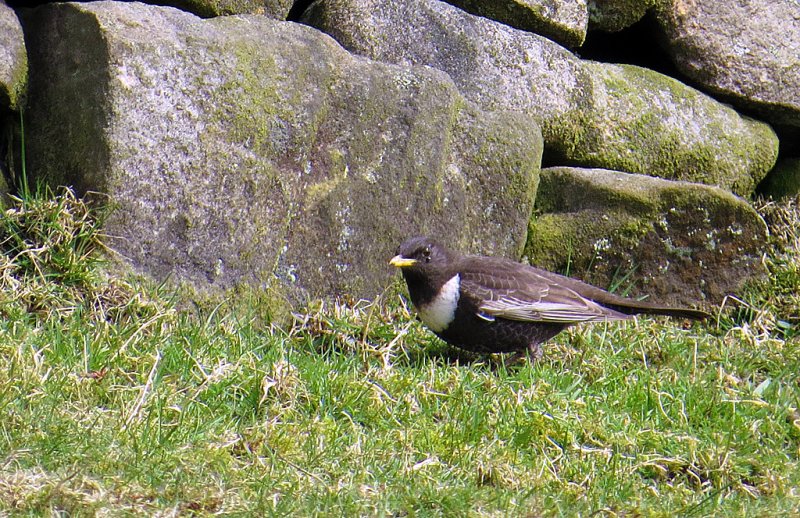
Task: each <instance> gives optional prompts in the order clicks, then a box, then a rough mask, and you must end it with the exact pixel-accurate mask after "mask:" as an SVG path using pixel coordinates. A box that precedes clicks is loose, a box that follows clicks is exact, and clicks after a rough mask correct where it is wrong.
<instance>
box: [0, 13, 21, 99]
mask: <svg viewBox="0 0 800 518" xmlns="http://www.w3.org/2000/svg"><path fill="white" fill-rule="evenodd" d="M27 73H28V56H27V54H26V53H25V40H24V39H23V34H22V27H21V26H20V24H19V20H18V19H17V15H16V14H15V13H14V10H13V9H11V8H10V7H8V6H7V5H6V4H5V2H0V108H3V107H5V108H11V109H12V110H16V109H17V104H18V103H19V100H20V97H21V96H22V94H23V93H24V92H25V86H26V84H27Z"/></svg>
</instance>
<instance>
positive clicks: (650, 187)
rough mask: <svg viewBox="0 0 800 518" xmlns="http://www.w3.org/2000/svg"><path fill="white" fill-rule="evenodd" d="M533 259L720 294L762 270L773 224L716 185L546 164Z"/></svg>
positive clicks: (650, 290) (705, 296)
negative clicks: (763, 248) (765, 246)
mask: <svg viewBox="0 0 800 518" xmlns="http://www.w3.org/2000/svg"><path fill="white" fill-rule="evenodd" d="M540 179H541V181H540V184H539V195H538V198H537V200H536V207H535V215H534V216H533V217H532V218H531V222H530V225H529V232H528V243H527V245H526V247H525V254H526V255H527V257H528V258H529V260H530V262H531V264H534V265H536V266H540V267H542V268H546V269H549V270H552V271H557V272H565V271H567V270H568V271H569V273H570V274H571V275H573V276H575V277H579V278H583V279H584V280H586V281H588V282H590V283H593V284H596V285H598V286H602V287H613V286H615V285H616V284H618V283H619V284H621V285H622V287H623V288H630V289H631V291H630V293H631V295H634V296H644V295H651V296H652V297H653V299H654V300H658V301H662V302H668V303H674V304H691V303H695V302H696V301H698V300H705V301H706V302H710V303H718V302H720V301H721V300H722V298H723V297H725V295H728V294H730V293H734V292H736V291H737V289H738V288H740V287H741V285H742V283H743V282H745V281H746V280H747V279H752V278H753V277H754V276H757V275H760V274H761V273H763V266H762V265H761V261H760V258H761V249H762V246H763V244H764V242H765V239H766V236H767V229H766V225H765V224H764V222H763V220H762V219H761V217H760V216H759V215H758V214H757V213H756V212H755V210H753V209H752V207H750V205H748V204H747V203H746V202H744V201H743V200H741V199H739V198H737V197H736V196H734V195H732V194H730V193H729V192H727V191H724V190H722V189H719V188H717V187H711V186H707V185H703V184H696V183H689V182H675V181H667V180H662V179H659V178H652V177H649V176H643V175H634V174H628V173H621V172H616V171H607V170H601V169H578V168H569V167H555V168H547V169H543V170H542V173H541V177H540Z"/></svg>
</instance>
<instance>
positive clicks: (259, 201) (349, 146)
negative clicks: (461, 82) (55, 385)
mask: <svg viewBox="0 0 800 518" xmlns="http://www.w3.org/2000/svg"><path fill="white" fill-rule="evenodd" d="M25 29H26V32H27V36H28V41H29V46H30V51H31V71H32V74H31V92H30V107H29V112H28V115H29V118H30V123H29V125H28V126H29V127H30V133H29V135H30V141H29V150H30V152H29V156H30V157H31V160H32V161H33V162H34V163H33V164H32V167H31V170H33V171H36V172H37V173H38V174H39V175H40V176H41V177H43V178H46V179H48V180H49V182H50V183H55V184H62V183H67V184H74V185H77V186H78V187H79V189H80V191H82V192H85V191H88V190H97V191H101V192H105V193H108V194H109V195H110V197H111V199H112V201H113V203H114V204H115V205H116V207H117V208H116V210H115V211H114V212H113V213H112V214H111V217H110V219H109V221H108V223H107V225H108V228H107V233H108V234H109V235H111V236H116V239H114V240H113V242H112V245H113V247H114V248H115V249H116V250H118V251H119V252H120V253H121V254H122V255H123V256H124V257H126V258H128V259H129V260H131V261H132V262H133V264H135V265H136V266H137V267H138V268H140V269H142V270H144V271H145V272H148V273H150V274H152V275H154V276H155V277H157V278H159V279H163V278H166V277H168V276H171V277H172V278H173V279H175V280H188V281H192V282H194V283H196V285H198V286H201V287H203V286H208V287H211V288H222V289H224V288H228V287H231V286H234V285H237V284H240V283H245V284H247V285H255V286H259V285H265V284H267V285H272V286H275V284H274V283H275V281H276V280H277V281H278V286H280V287H282V289H283V288H288V289H289V290H290V292H291V297H292V298H298V297H301V296H302V295H303V294H309V295H311V296H323V295H338V294H348V295H351V296H355V297H359V296H373V295H375V294H376V293H377V292H378V291H379V290H380V289H382V287H383V286H385V284H386V282H387V281H388V280H389V279H390V278H391V277H392V276H393V274H394V273H396V272H392V271H390V270H391V268H389V267H388V266H387V264H386V261H387V258H388V257H390V256H391V255H392V254H393V253H394V250H395V247H396V246H397V244H398V243H399V242H400V241H402V240H403V239H405V238H406V237H408V236H409V235H410V234H414V233H418V232H427V233H431V234H446V235H448V237H449V238H453V241H454V242H455V243H456V246H459V247H463V248H465V249H471V250H475V251H488V250H493V251H494V252H495V253H498V254H506V255H516V254H519V253H521V251H522V246H523V245H524V240H525V232H526V225H527V220H528V218H529V215H530V210H531V208H532V204H533V199H534V197H535V190H536V185H537V182H538V168H539V161H540V159H541V151H542V145H541V135H540V134H539V133H538V132H537V131H536V130H535V126H534V125H532V123H531V121H530V120H528V119H527V118H526V117H524V116H522V115H520V114H516V113H512V112H487V111H483V110H480V109H478V108H477V107H476V106H475V105H474V104H472V103H470V102H467V101H465V100H464V98H463V97H462V96H461V95H460V94H459V93H458V91H457V89H456V88H455V86H454V85H453V83H452V81H450V79H449V78H448V77H447V76H446V75H445V74H443V73H441V72H439V71H437V70H434V69H430V68H424V67H401V66H394V65H387V64H383V63H376V62H372V61H369V60H367V59H364V58H359V57H355V56H353V55H351V54H350V53H348V52H347V51H345V50H344V49H342V48H341V47H340V46H339V45H338V44H336V42H335V41H334V40H333V39H331V38H329V37H328V36H326V35H324V34H322V33H320V32H318V31H315V30H313V29H311V28H309V27H305V26H303V25H299V24H295V23H290V22H275V21H273V20H270V19H267V18H265V17H261V16H251V17H246V16H242V17H220V18H214V19H210V20H201V19H199V18H196V17H195V16H192V15H189V14H187V13H183V12H179V11H177V10H175V9H171V8H163V7H153V6H147V5H142V4H134V3H123V2H93V3H86V4H51V5H47V6H43V7H40V8H38V9H37V10H36V11H35V12H33V13H32V14H31V16H30V17H29V19H27V20H26V24H25Z"/></svg>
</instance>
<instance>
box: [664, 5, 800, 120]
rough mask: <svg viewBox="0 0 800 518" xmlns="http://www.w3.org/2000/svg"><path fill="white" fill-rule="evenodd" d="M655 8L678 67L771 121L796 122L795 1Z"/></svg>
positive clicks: (799, 10) (799, 100) (799, 60)
mask: <svg viewBox="0 0 800 518" xmlns="http://www.w3.org/2000/svg"><path fill="white" fill-rule="evenodd" d="M657 12H658V20H659V22H660V24H661V26H662V27H663V29H664V32H665V34H666V38H667V51H668V52H669V53H670V55H671V56H672V58H673V60H674V61H675V64H676V65H677V67H678V68H679V69H680V70H681V72H683V73H684V74H686V75H687V76H689V77H691V78H692V79H693V80H694V81H697V82H698V83H699V84H701V85H703V87H705V88H707V89H709V90H711V91H713V92H715V93H717V94H722V95H724V96H725V97H726V98H727V99H729V100H730V101H731V102H734V103H736V104H737V105H740V106H744V107H746V108H749V109H750V110H753V111H756V112H758V113H759V114H760V116H762V117H764V118H765V119H767V120H769V121H770V122H772V123H774V124H781V125H788V126H792V127H800V2H798V1H797V0H737V1H735V2H708V1H703V0H665V1H664V2H660V5H659V8H658V9H657Z"/></svg>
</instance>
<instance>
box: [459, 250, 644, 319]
mask: <svg viewBox="0 0 800 518" xmlns="http://www.w3.org/2000/svg"><path fill="white" fill-rule="evenodd" d="M492 262H494V263H495V266H496V268H495V269H494V271H492V272H491V275H489V274H488V272H486V271H482V272H470V271H464V272H462V274H461V277H462V282H461V289H462V291H464V292H465V293H466V294H467V295H469V296H472V297H474V298H477V299H480V300H481V304H480V306H479V308H478V309H479V311H480V313H478V316H480V317H481V318H483V319H485V320H490V319H494V318H496V317H500V318H506V319H509V320H519V321H524V322H552V323H570V322H592V321H604V320H623V319H627V318H630V316H629V315H626V314H623V313H619V312H617V311H614V310H612V309H609V308H606V307H603V306H601V305H600V304H598V303H596V302H594V301H592V300H590V299H587V298H585V297H583V296H581V295H580V294H578V293H577V292H576V291H574V290H572V289H570V288H568V287H566V286H563V285H561V284H558V283H556V282H554V279H550V278H548V277H544V276H542V275H539V274H538V273H536V271H534V270H533V269H528V270H520V269H518V268H516V269H514V270H513V271H510V270H509V269H508V266H507V265H508V264H509V263H507V262H505V261H503V260H497V261H492ZM484 264H485V263H484Z"/></svg>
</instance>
